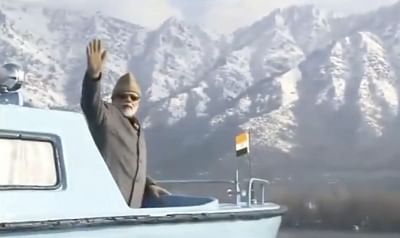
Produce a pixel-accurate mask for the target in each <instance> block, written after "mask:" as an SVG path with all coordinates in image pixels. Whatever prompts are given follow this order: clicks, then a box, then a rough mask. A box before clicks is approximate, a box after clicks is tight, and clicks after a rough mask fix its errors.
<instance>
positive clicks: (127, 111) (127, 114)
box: [121, 108, 136, 118]
mask: <svg viewBox="0 0 400 238" xmlns="http://www.w3.org/2000/svg"><path fill="white" fill-rule="evenodd" d="M121 112H122V114H123V115H124V116H125V117H127V118H132V117H133V116H134V115H135V113H136V112H135V110H133V109H131V108H128V109H122V110H121Z"/></svg>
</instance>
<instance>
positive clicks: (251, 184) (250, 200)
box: [247, 178, 270, 206]
mask: <svg viewBox="0 0 400 238" xmlns="http://www.w3.org/2000/svg"><path fill="white" fill-rule="evenodd" d="M256 183H258V184H260V187H261V205H264V204H265V202H266V201H265V186H266V185H269V184H270V182H269V181H268V180H266V179H260V178H251V179H250V180H249V184H248V188H247V189H248V190H247V191H249V194H248V196H247V206H251V205H253V204H257V199H256V196H255V192H256V191H255V190H254V185H255V184H256Z"/></svg>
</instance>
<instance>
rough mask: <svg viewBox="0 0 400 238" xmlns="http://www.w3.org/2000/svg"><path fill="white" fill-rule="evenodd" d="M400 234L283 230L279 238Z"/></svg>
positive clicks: (393, 236)
mask: <svg viewBox="0 0 400 238" xmlns="http://www.w3.org/2000/svg"><path fill="white" fill-rule="evenodd" d="M399 237H400V233H397V234H395V233H362V232H336V231H304V230H281V231H280V232H279V235H278V238H399Z"/></svg>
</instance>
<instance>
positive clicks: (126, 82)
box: [112, 73, 141, 97]
mask: <svg viewBox="0 0 400 238" xmlns="http://www.w3.org/2000/svg"><path fill="white" fill-rule="evenodd" d="M127 92H132V93H135V94H137V96H138V97H140V96H141V91H140V87H139V84H138V82H137V80H136V78H135V76H134V75H133V74H132V73H126V74H124V75H122V76H121V77H120V78H119V79H118V81H117V83H116V84H115V86H114V89H113V92H112V97H114V96H115V95H118V94H120V93H127Z"/></svg>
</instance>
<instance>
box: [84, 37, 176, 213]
mask: <svg viewBox="0 0 400 238" xmlns="http://www.w3.org/2000/svg"><path fill="white" fill-rule="evenodd" d="M106 54H107V53H106V51H105V50H104V49H103V45H102V42H101V41H100V40H93V41H91V42H90V43H89V45H88V46H87V48H86V55H87V69H86V73H85V77H84V79H83V85H82V96H81V107H82V111H83V113H84V114H85V117H86V121H87V123H88V126H89V130H90V132H91V134H92V137H93V139H94V141H95V143H96V146H97V148H98V149H99V151H100V153H101V155H102V156H103V159H104V160H105V162H106V164H107V166H108V168H109V170H110V171H111V174H112V176H113V178H114V180H115V181H116V183H117V185H118V187H119V189H120V191H121V193H122V195H123V197H124V198H125V201H126V202H127V203H128V205H129V206H130V207H133V208H139V207H141V206H142V200H143V197H144V196H153V197H154V196H155V197H159V196H160V195H164V194H169V192H168V191H167V190H165V189H163V188H161V187H159V186H157V185H156V184H155V183H154V182H153V181H152V180H151V179H150V177H147V175H146V174H147V168H146V167H147V166H146V163H147V155H146V143H145V138H144V135H143V131H142V130H141V126H140V124H139V121H138V120H137V118H136V117H135V114H136V112H137V110H138V108H139V103H140V97H141V91H140V88H139V84H138V82H137V80H136V79H135V77H134V75H133V74H132V73H126V74H124V75H122V76H121V77H120V78H119V79H118V81H117V83H116V85H115V87H114V90H113V92H112V97H111V99H112V103H107V102H104V101H103V100H102V99H101V89H100V88H101V85H100V81H101V79H102V77H103V68H104V62H105V59H106Z"/></svg>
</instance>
